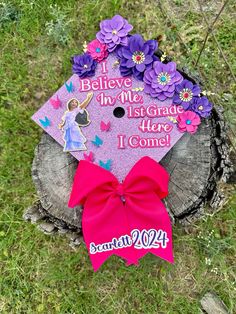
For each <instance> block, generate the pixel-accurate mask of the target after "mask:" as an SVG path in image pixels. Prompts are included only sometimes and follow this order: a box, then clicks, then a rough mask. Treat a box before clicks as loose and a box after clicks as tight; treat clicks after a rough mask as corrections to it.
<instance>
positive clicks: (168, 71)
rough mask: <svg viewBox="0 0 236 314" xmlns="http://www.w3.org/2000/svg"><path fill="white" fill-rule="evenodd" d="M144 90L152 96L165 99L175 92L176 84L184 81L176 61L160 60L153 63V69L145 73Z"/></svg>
mask: <svg viewBox="0 0 236 314" xmlns="http://www.w3.org/2000/svg"><path fill="white" fill-rule="evenodd" d="M143 81H144V83H145V84H144V91H145V92H146V93H147V94H150V95H151V97H154V98H158V99H160V100H165V99H167V98H171V97H173V96H174V93H175V86H176V85H178V84H180V83H181V82H182V81H183V77H182V75H181V74H180V73H179V72H178V71H177V70H176V63H175V62H169V63H167V64H164V63H162V62H160V61H155V62H154V63H153V67H152V69H149V70H146V71H145V73H144V78H143Z"/></svg>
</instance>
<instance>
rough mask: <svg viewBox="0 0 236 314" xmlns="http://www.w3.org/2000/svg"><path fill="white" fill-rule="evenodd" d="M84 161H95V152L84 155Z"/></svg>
mask: <svg viewBox="0 0 236 314" xmlns="http://www.w3.org/2000/svg"><path fill="white" fill-rule="evenodd" d="M84 159H85V160H87V161H90V162H93V161H94V154H93V152H90V153H89V154H88V155H87V154H86V153H84Z"/></svg>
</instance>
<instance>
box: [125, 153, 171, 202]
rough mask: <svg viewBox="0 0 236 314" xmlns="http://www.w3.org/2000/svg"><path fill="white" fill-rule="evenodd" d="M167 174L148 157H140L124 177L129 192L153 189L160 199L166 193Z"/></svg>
mask: <svg viewBox="0 0 236 314" xmlns="http://www.w3.org/2000/svg"><path fill="white" fill-rule="evenodd" d="M168 182H169V174H168V173H167V171H166V170H165V169H164V168H163V167H162V166H161V165H159V164H158V163H157V162H156V161H155V160H153V159H152V158H150V157H147V156H145V157H143V158H141V159H140V160H139V161H138V162H137V163H136V164H135V165H134V166H133V168H132V169H131V171H130V172H129V173H128V175H127V176H126V178H125V181H124V184H125V186H126V187H127V190H129V192H130V193H140V192H142V193H145V192H147V191H153V192H154V193H155V194H157V196H158V197H159V198H160V199H162V198H165V197H166V196H167V195H168Z"/></svg>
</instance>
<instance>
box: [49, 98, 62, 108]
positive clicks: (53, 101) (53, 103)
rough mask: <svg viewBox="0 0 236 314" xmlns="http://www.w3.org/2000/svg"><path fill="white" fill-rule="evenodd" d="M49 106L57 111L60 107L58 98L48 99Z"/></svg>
mask: <svg viewBox="0 0 236 314" xmlns="http://www.w3.org/2000/svg"><path fill="white" fill-rule="evenodd" d="M50 104H51V105H52V106H53V108H54V109H58V108H59V107H60V106H61V101H60V99H59V97H58V96H57V99H53V98H51V99H50Z"/></svg>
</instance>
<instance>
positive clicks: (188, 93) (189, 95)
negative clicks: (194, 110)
mask: <svg viewBox="0 0 236 314" xmlns="http://www.w3.org/2000/svg"><path fill="white" fill-rule="evenodd" d="M200 93H201V89H200V87H199V86H198V85H194V84H193V83H192V82H190V81H189V80H183V82H182V83H180V84H179V85H176V86H175V95H174V98H173V103H174V104H176V105H181V106H182V107H183V108H184V110H187V109H189V108H191V104H192V103H193V100H194V98H195V97H196V96H198V95H199V94H200Z"/></svg>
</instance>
